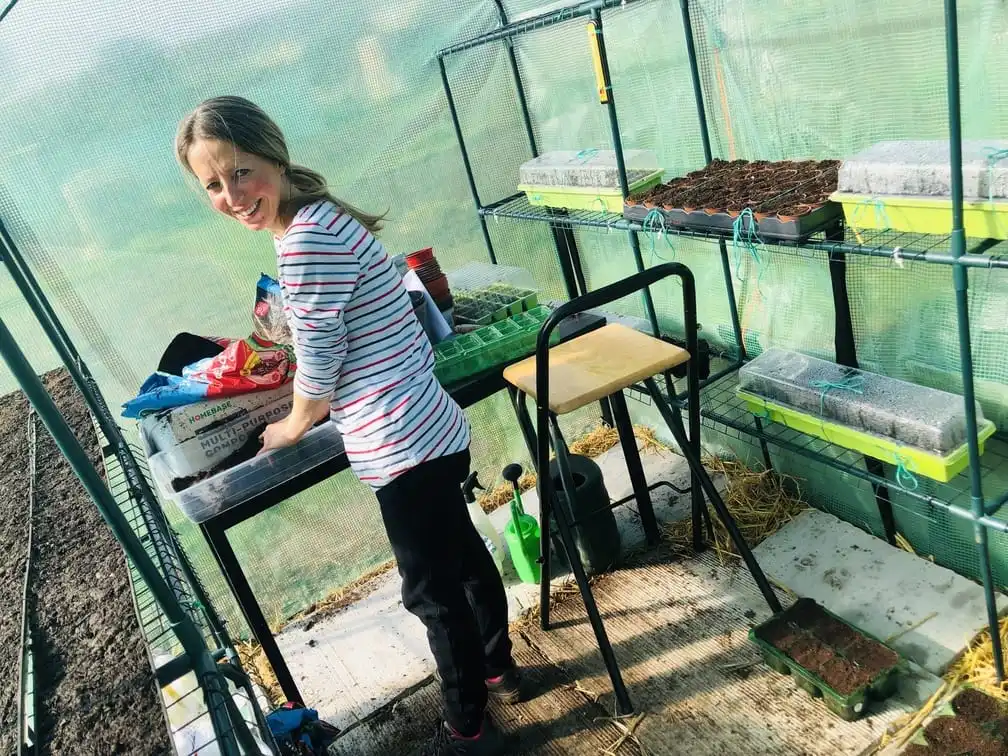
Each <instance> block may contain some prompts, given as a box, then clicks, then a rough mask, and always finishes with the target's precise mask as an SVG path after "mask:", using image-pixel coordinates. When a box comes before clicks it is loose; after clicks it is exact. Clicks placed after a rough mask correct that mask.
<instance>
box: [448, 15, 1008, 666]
mask: <svg viewBox="0 0 1008 756" xmlns="http://www.w3.org/2000/svg"><path fill="white" fill-rule="evenodd" d="M642 1H643V0H582V2H577V3H575V4H572V5H569V6H567V7H563V8H559V9H555V10H551V11H549V12H546V13H542V14H539V15H535V16H532V17H529V18H525V19H522V20H520V21H514V22H509V21H508V19H507V16H506V13H505V8H504V5H503V0H494V3H495V5H496V6H497V9H498V15H499V17H500V22H501V25H500V26H499V27H498V28H497V29H494V30H492V31H489V32H485V33H483V34H479V35H477V36H474V37H472V38H471V39H467V40H463V41H460V42H457V43H455V44H452V45H449V46H447V47H445V48H443V49H441V50H440V51H438V53H437V59H438V65H439V68H440V73H441V79H442V85H443V88H444V91H445V97H446V99H447V101H448V106H449V113H450V115H451V119H452V124H453V126H454V129H455V135H456V139H457V141H458V144H459V150H460V152H461V156H462V163H463V167H464V168H465V172H466V176H467V179H468V182H469V187H470V190H471V193H472V197H473V201H474V203H475V205H476V212H477V215H478V217H479V221H480V227H481V230H482V232H483V238H484V242H485V244H486V247H487V252H488V255H489V257H490V261H491V262H492V263H496V254H495V252H494V248H493V243H492V241H491V239H490V234H489V230H488V228H487V222H486V219H487V218H511V219H515V220H526V221H537V222H545V223H548V224H549V226H550V229H551V231H552V233H553V236H554V240H555V242H556V247H557V255H558V258H559V262H560V267H561V271H562V272H563V275H564V281H565V285H566V287H567V290H568V294H569V296H571V297H573V296H576V295H577V294H584V293H586V292H587V287H586V286H585V280H586V279H585V276H584V272H583V270H582V269H581V265H580V259H579V255H578V253H577V247H576V243H575V242H574V240H573V233H572V232H573V229H574V228H577V227H588V228H605V229H607V230H610V231H611V230H621V231H626V232H628V235H629V241H630V246H631V250H632V252H633V258H634V264H635V267H636V270H637V272H638V273H640V272H642V271H643V270H644V263H643V259H642V257H641V254H640V244H639V240H638V237H637V235H638V234H639V233H648V232H652V233H653V229H648V228H645V227H644V225H643V224H642V223H639V222H635V221H630V220H627V219H625V218H624V217H623V216H622V215H619V214H614V213H606V212H598V211H562V210H554V209H551V208H542V207H533V206H530V205H529V203H528V201H527V199H526V198H525V196H524V194H523V193H521V192H519V193H517V194H513V195H511V196H508V197H505V198H503V199H501V200H498V201H495V202H491V203H489V204H486V203H484V202H483V201H482V200H481V197H480V195H479V191H478V188H477V184H476V179H475V175H474V172H473V167H472V161H471V158H470V155H469V152H468V150H467V147H466V144H465V138H464V135H463V130H462V126H461V122H460V120H459V117H458V112H457V109H456V105H455V101H454V97H453V95H452V91H451V86H450V82H449V77H448V73H447V69H446V66H445V60H446V59H447V58H448V57H450V56H452V55H455V54H457V53H459V52H462V51H465V50H471V49H473V48H476V47H479V46H481V45H485V44H490V43H494V42H501V43H503V44H504V46H505V47H506V48H507V51H508V57H509V63H510V68H511V72H512V77H513V79H514V84H515V95H516V97H517V99H518V104H519V106H520V110H521V115H522V119H523V122H524V126H525V130H526V132H527V135H528V140H529V146H530V148H531V152H532V156H533V157H535V156H537V155H538V154H539V153H538V147H537V144H536V139H535V130H534V128H533V124H532V121H531V117H530V115H529V109H528V105H527V102H526V98H525V92H524V88H523V84H522V79H521V72H520V69H519V66H518V62H517V60H516V57H515V53H514V38H515V37H518V36H519V35H523V34H526V33H530V32H534V31H536V30H539V29H543V28H546V27H549V26H553V25H555V24H561V23H564V22H568V21H571V20H573V19H577V18H585V17H588V18H589V19H590V23H591V24H592V26H593V27H594V30H595V36H596V39H597V44H598V48H597V49H596V51H595V54H596V56H597V58H596V65H597V76H599V84H600V87H602V88H603V89H604V91H605V93H606V95H607V97H605V98H602V99H601V102H602V104H604V105H605V106H606V108H607V110H608V113H609V120H610V126H611V131H612V142H613V148H614V151H615V153H616V163H617V170H618V173H619V178H620V186H621V188H622V190H623V195H624V197H625V196H628V184H627V178H626V169H625V164H624V158H623V146H622V138H621V134H620V130H619V124H618V121H617V116H616V107H615V103H614V100H613V88H612V80H611V77H610V74H609V66H608V61H607V57H606V52H605V45H604V41H603V31H602V12H603V11H611V12H618V9H621V8H624V7H625V6H627V5H629V4H636V3H637V2H642ZM679 4H680V8H681V11H682V20H683V30H684V35H685V42H686V51H687V56H688V59H689V65H690V75H691V82H692V85H693V93H694V98H695V100H696V109H697V118H698V120H699V125H700V132H701V140H702V145H703V153H704V159H705V161H706V163H708V164H709V163H710V162H711V160H712V157H713V155H712V150H711V141H710V131H709V125H708V118H707V113H706V108H705V105H704V95H703V88H702V84H701V80H700V72H699V64H698V60H697V53H696V41H695V39H694V33H693V26H692V20H691V17H690V0H679ZM944 20H945V23H944V27H945V58H946V82H947V109H948V122H949V151H950V168H951V179H952V180H951V201H952V228H951V232H950V234H949V236H948V237H947V238H946V239H945V240H943V241H942V244H944V242H945V241H947V243H948V245H949V250H950V251H949V252H948V253H943V252H937V251H935V248H936V247H937V246H938V244H936V243H935V242H933V241H932V243H931V244H930V245H929V246H928V247H927V248H925V249H923V250H921V249H914V248H906V249H904V248H901V247H898V246H895V244H893V243H889V244H884V243H882V244H869V243H859V244H853V243H850V242H847V241H845V239H844V230H843V227H842V226H841V227H839V229H828V230H827V233H826V235H825V239H824V240H819V239H810V240H803V241H796V242H787V241H776V240H775V241H773V242H771V243H773V244H776V245H778V246H782V247H787V246H789V247H796V248H803V249H808V250H815V251H819V252H825V253H827V255H828V263H829V274H830V282H831V288H832V294H833V303H834V308H835V349H836V355H835V357H836V361H837V363H839V364H841V365H845V366H847V367H852V368H857V367H858V362H857V350H856V345H855V343H854V336H853V325H852V321H851V312H850V301H849V296H848V292H847V255H855V256H866V257H869V258H887V259H891V260H907V261H917V262H923V263H928V264H935V265H947V266H952V268H953V287H954V291H955V301H956V322H957V331H958V342H959V371H960V375H961V378H962V383H963V401H964V403H965V416H966V441H967V449H968V459H969V492H970V496H969V498H970V506H969V508H968V509H967V508H966V507H963V506H959V505H957V504H955V503H953V502H952V501H944V500H942V499H941V498H940V497H936V496H932V495H927V494H923V493H920V492H917V491H910V490H904V491H902V493H904V494H906V495H907V496H909V497H910V498H911V499H913V500H914V501H916V502H919V503H922V504H924V505H926V506H929V507H937V508H939V509H942V510H944V511H945V512H948V513H949V514H951V515H953V516H955V517H958V518H960V519H963V520H966V521H970V522H972V523H973V531H974V541H975V543H976V550H977V556H978V558H979V562H980V576H981V582H982V584H983V590H984V599H985V603H986V608H987V624H988V628H989V631H990V635H991V643H992V647H993V655H994V665H995V670H996V673H997V679H998V681H1003V680H1004V677H1005V674H1004V657H1003V652H1002V648H1001V637H1000V632H999V624H998V610H997V603H996V597H995V588H994V578H993V572H992V568H991V561H990V550H989V545H988V529H994V530H997V531H1000V532H1003V533H1008V522H1005V521H1002V520H999V519H996V518H995V517H994V515H995V514H996V513H997V512H998V511H999V510H1000V509H1001V508H1002V507H1003V506H1004V505H1005V503H1006V502H1008V491H1005V492H1004V493H1003V494H1002V495H1001V496H1000V497H999V498H997V499H995V500H992V501H986V500H985V499H984V494H983V480H982V471H981V466H980V444H979V438H978V428H977V413H976V392H975V385H974V374H973V352H972V345H971V341H970V326H969V304H968V298H967V293H968V288H969V272H968V269H969V268H971V267H973V268H987V269H990V270H994V269H1004V268H1008V260H1006V259H1004V258H1000V257H997V256H992V255H988V254H987V250H989V249H991V248H992V247H994V246H995V245H997V244H998V243H999V240H994V239H984V240H980V241H979V242H978V243H977V244H976V245H975V246H974V247H973V248H971V249H969V250H967V244H966V234H965V229H964V221H963V178H962V112H961V104H960V76H959V24H958V8H957V0H944ZM663 233H668V234H670V235H678V236H683V237H689V238H697V239H706V240H710V241H717V242H718V245H719V250H720V255H721V261H722V267H723V272H724V278H725V285H726V293H727V296H728V300H729V301H728V304H729V310H730V315H731V319H732V330H733V335H734V338H735V342H736V349H737V359H735V360H733V362H734V364H732V365H730V366H729V367H728V368H726V369H725V370H721V371H719V372H717V373H715V374H712V375H711V376H710V377H709V378H707V379H705V380H704V381H703V382H702V383H701V386H702V388H709V387H711V386H712V385H713V384H716V383H717V382H718V381H720V380H722V379H723V378H725V377H726V376H728V375H730V374H731V373H733V372H735V371H737V370H738V369H739V368H740V367H741V366H742V365H744V364H745V363H746V362H747V361H748V359H749V358H748V356H747V353H746V346H745V343H744V340H743V338H742V329H741V323H740V319H739V314H738V304H737V302H736V300H735V295H734V285H733V282H732V276H731V270H730V266H729V262H728V254H727V247H726V237H725V235H724V234H723V233H716V232H698V231H691V230H688V229H678V228H675V227H673V228H665V229H663ZM561 240H564V243H563V244H561ZM967 252H969V254H967ZM644 305H645V311H646V315H647V319H648V321H649V323H650V326H651V328H652V332H653V333H654V334H655V335H656V336H659V337H660V335H661V334H660V330H659V326H658V323H657V318H656V315H655V311H654V306H653V302H652V300H651V297H650V293H649V292H648V291H646V290H645V292H644ZM669 393H671V391H670V392H669ZM675 398H677V399H678V400H679V401H680V404H682V405H685V404H687V402H685V401H684V400H685V398H686V397H685V396H684V395H680V396H678V397H675ZM688 410H689V418H690V429H689V435H690V438H691V439H693V443H694V444H697V443H698V442H699V432H698V430H699V429H698V427H697V425H698V423H697V421H695V420H694V418H702V419H703V420H707V421H709V422H710V423H711V424H713V426H714V427H715V429H716V430H717V429H718V427H717V426H724V427H725V428H726V429H731V430H733V431H736V432H738V433H740V434H746V435H749V436H751V437H754V438H755V439H756V440H758V442H759V444H760V448H761V451H762V453H763V459H764V463H765V465H766V467H767V469H770V468H771V466H772V465H771V459H770V455H769V450H768V448H767V444H770V445H774V446H777V447H779V448H782V449H784V450H787V451H791V452H794V453H797V454H799V455H802V456H804V457H806V458H808V459H812V460H815V461H817V462H819V463H821V464H824V465H826V466H828V467H831V468H833V469H837V470H840V471H842V472H845V473H848V474H851V475H854V476H855V477H857V478H859V479H861V480H864V481H867V482H868V483H870V484H871V486H872V489H873V493H874V495H875V501H876V504H877V506H878V510H879V515H880V518H881V521H882V524H883V528H884V530H885V535H886V538H887V540H888V541H889V542H890V543H895V536H896V533H895V521H894V517H893V512H892V502H891V500H890V496H889V485H890V482H889V481H888V480H887V478H886V477H885V470H884V467H883V464H882V463H881V462H880V461H878V460H874V459H871V458H867V457H865V469H864V470H861V469H859V468H858V467H857V466H856V465H849V464H844V463H842V462H841V461H839V460H838V459H834V458H831V457H830V456H828V455H826V454H824V453H818V452H815V451H813V450H812V449H811V448H810V447H808V446H807V445H802V444H799V443H796V442H795V441H794V440H791V439H785V438H781V437H775V435H774V434H773V433H771V432H769V431H768V430H765V429H764V427H763V423H762V422H761V421H760V419H759V418H755V420H754V427H749V426H747V425H745V424H743V423H741V422H739V421H738V420H733V419H732V418H730V417H729V416H727V415H726V414H725V413H721V412H719V411H718V410H717V409H716V408H715V409H711V408H709V407H701V408H695V407H688ZM603 414H605V413H604V408H603ZM695 429H696V435H694V433H695ZM693 490H694V493H693V497H694V500H693V510H694V513H696V511H697V508H698V505H699V506H701V507H702V506H703V504H702V501H701V502H698V501H697V498H696V497H697V495H698V493H699V487H698V486H696V485H695V481H694V485H693ZM693 523H694V528H693V544H694V547H695V548H696V549H697V550H700V549H702V548H703V547H704V544H703V538H702V531H701V528H700V526H699V523H700V518H698V517H696V516H694V518H693Z"/></svg>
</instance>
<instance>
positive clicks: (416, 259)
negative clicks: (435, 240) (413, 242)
mask: <svg viewBox="0 0 1008 756" xmlns="http://www.w3.org/2000/svg"><path fill="white" fill-rule="evenodd" d="M433 261H434V248H433V247H427V249H421V250H419V251H417V252H412V253H410V254H408V255H406V265H408V266H409V268H410V269H411V270H414V269H416V268H419V267H420V266H421V265H423V264H424V263H429V262H433Z"/></svg>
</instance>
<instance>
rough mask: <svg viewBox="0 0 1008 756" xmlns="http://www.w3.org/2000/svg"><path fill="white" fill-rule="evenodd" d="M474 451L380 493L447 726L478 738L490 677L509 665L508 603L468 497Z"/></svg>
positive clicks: (437, 462)
mask: <svg viewBox="0 0 1008 756" xmlns="http://www.w3.org/2000/svg"><path fill="white" fill-rule="evenodd" d="M469 464H470V459H469V452H468V451H464V452H461V453H459V454H453V455H451V456H448V457H442V458H440V459H433V460H431V461H429V462H425V463H423V464H422V465H419V466H418V467H415V468H413V469H412V470H410V471H409V472H407V473H404V474H403V475H401V476H400V477H398V478H396V479H395V480H393V481H392V482H391V483H389V484H388V485H386V486H385V487H384V488H382V489H380V490H379V491H378V492H377V496H378V503H379V504H380V505H381V514H382V520H384V522H385V531H386V532H387V533H388V537H389V541H390V542H391V544H392V552H393V554H394V555H395V558H396V561H397V562H398V565H399V575H400V576H401V577H402V597H403V605H404V606H405V607H406V609H407V610H408V611H410V612H412V613H413V614H415V615H416V616H417V617H419V618H420V619H421V620H422V621H423V623H424V625H426V627H427V639H428V640H429V641H430V647H431V652H432V653H433V654H434V660H435V662H436V663H437V668H438V673H439V674H440V676H441V681H442V697H443V703H444V713H445V719H446V721H447V722H448V724H449V725H451V726H452V727H453V728H454V729H455V730H456V731H458V732H460V733H462V734H463V735H475V734H476V733H478V732H479V728H480V725H481V723H482V721H483V714H484V711H485V709H486V704H487V689H486V680H487V678H491V677H496V676H497V675H500V674H502V673H503V672H504V671H505V670H507V669H508V668H509V667H510V666H511V664H512V659H511V640H510V638H509V637H508V609H507V597H506V596H505V594H504V583H503V582H502V581H501V577H500V574H499V573H498V572H497V566H496V565H495V564H494V561H493V558H492V557H491V556H490V552H489V551H487V548H486V546H485V545H484V543H483V539H482V538H481V537H480V535H479V533H478V531H477V530H476V527H475V526H474V525H473V523H472V520H471V519H470V517H469V512H468V511H467V509H466V504H465V499H464V498H463V496H462V483H463V482H464V481H465V478H466V476H467V475H468V474H469Z"/></svg>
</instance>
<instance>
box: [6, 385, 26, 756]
mask: <svg viewBox="0 0 1008 756" xmlns="http://www.w3.org/2000/svg"><path fill="white" fill-rule="evenodd" d="M27 411H28V402H27V400H26V399H25V398H24V395H22V394H20V393H18V394H11V395H8V396H6V397H3V398H2V399H0V428H2V429H3V431H4V432H3V433H0V460H2V461H3V464H2V465H0V491H2V495H0V753H2V754H8V753H17V751H18V747H17V713H18V696H19V695H20V690H21V683H20V680H18V670H19V663H20V657H21V597H22V589H23V587H24V565H25V556H26V555H27V538H28V524H27V519H26V517H25V514H26V512H27V509H28V478H27V476H26V475H25V472H24V471H25V468H26V467H27V460H28V451H27V450H28V436H27V428H28V425H27V420H26V413H27Z"/></svg>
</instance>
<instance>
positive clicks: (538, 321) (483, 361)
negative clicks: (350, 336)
mask: <svg viewBox="0 0 1008 756" xmlns="http://www.w3.org/2000/svg"><path fill="white" fill-rule="evenodd" d="M549 314H550V309H549V308H548V307H535V308H533V309H531V310H529V311H528V312H522V313H519V314H518V315H514V316H513V317H510V318H507V319H505V320H502V321H500V322H497V323H492V324H490V325H487V326H484V327H482V328H479V329H477V330H475V331H473V332H472V333H467V334H465V335H463V336H458V337H456V338H454V339H451V340H450V341H445V342H442V343H440V344H438V345H437V346H436V347H434V375H435V376H436V377H437V379H438V380H439V381H440V382H441V384H442V385H444V386H448V385H451V384H453V383H457V382H458V381H461V380H463V379H465V378H469V377H471V376H473V375H478V374H479V373H482V372H485V371H487V370H490V369H491V368H494V367H497V366H498V365H506V364H507V363H510V362H514V361H515V360H518V359H521V358H523V357H527V356H528V355H530V354H532V353H533V352H534V351H535V346H536V339H537V338H538V336H539V329H540V328H541V327H542V324H543V323H544V322H545V321H546V318H547V317H549ZM559 339H560V334H559V332H558V331H556V330H554V331H553V334H552V336H551V337H550V343H552V344H555V343H557V341H559Z"/></svg>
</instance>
